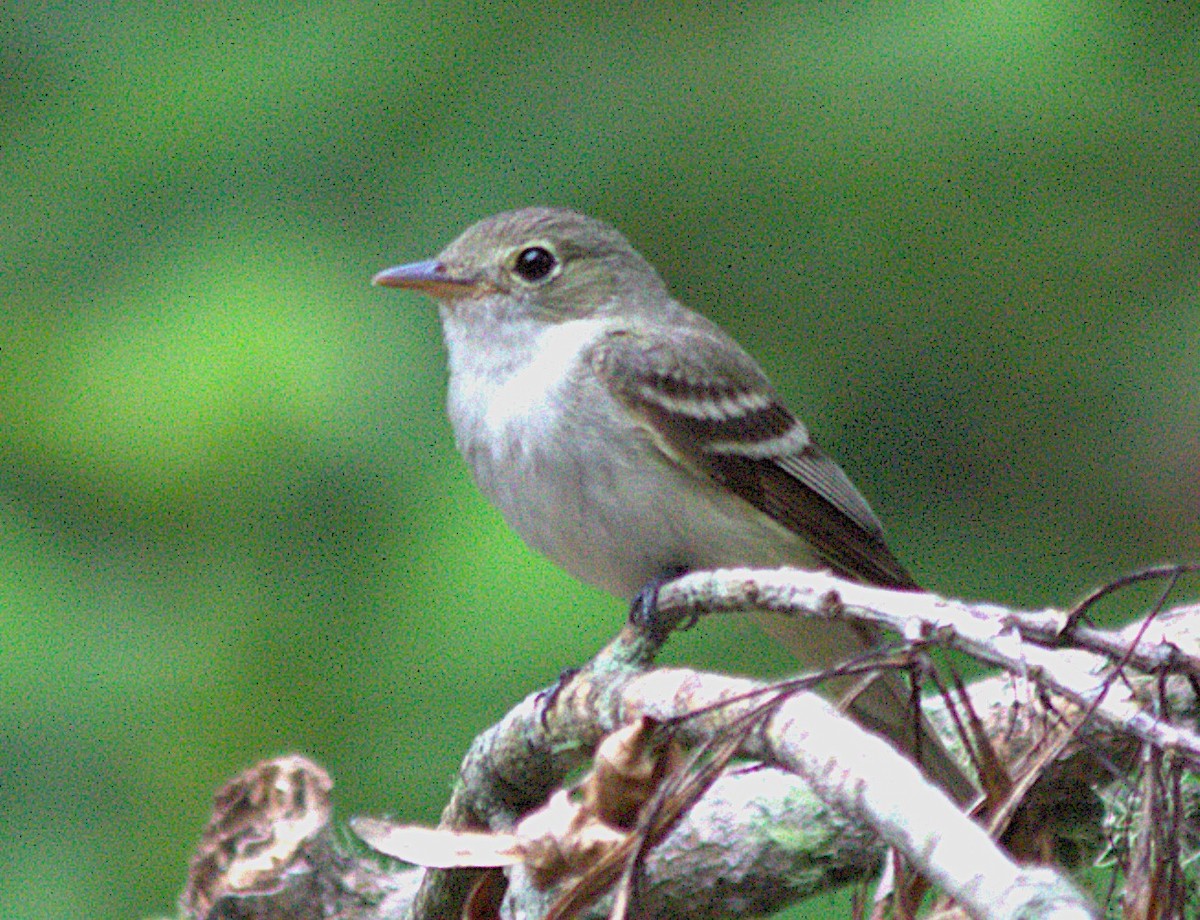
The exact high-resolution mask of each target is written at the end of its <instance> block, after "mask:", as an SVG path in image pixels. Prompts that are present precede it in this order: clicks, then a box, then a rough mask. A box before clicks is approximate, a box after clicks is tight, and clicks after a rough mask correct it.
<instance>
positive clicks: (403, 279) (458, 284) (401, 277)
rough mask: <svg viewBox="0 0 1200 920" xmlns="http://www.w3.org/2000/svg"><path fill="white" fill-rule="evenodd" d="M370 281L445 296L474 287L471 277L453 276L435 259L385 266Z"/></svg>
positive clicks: (457, 295) (459, 294)
mask: <svg viewBox="0 0 1200 920" xmlns="http://www.w3.org/2000/svg"><path fill="white" fill-rule="evenodd" d="M371 283H372V284H377V285H379V286H380V287H394V288H407V289H408V290H410V291H420V292H421V293H423V294H429V295H431V296H433V297H447V298H449V297H461V296H463V295H464V294H466V293H468V292H469V291H470V290H471V289H472V288H474V287H475V280H474V279H473V278H456V277H454V276H453V275H451V274H450V273H449V272H447V271H446V267H445V266H444V265H442V263H441V262H439V261H438V260H437V259H427V260H426V261H424V262H409V263H408V264H407V265H397V266H395V267H394V268H385V269H384V270H383V271H381V272H380V273H379V274H377V275H376V276H375V277H374V278H372V279H371Z"/></svg>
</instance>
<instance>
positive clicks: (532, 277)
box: [513, 246, 558, 283]
mask: <svg viewBox="0 0 1200 920" xmlns="http://www.w3.org/2000/svg"><path fill="white" fill-rule="evenodd" d="M556 268H558V258H557V257H556V256H555V255H554V253H552V252H551V251H550V250H549V249H547V248H546V247H545V246H526V247H525V248H524V249H522V250H521V251H520V252H519V253H517V258H516V259H515V260H514V262H513V271H514V272H516V273H517V275H518V276H520V277H521V278H523V279H524V280H526V281H529V282H531V283H532V282H538V281H545V280H546V279H547V278H549V277H550V276H551V275H552V274H554V270H555V269H556Z"/></svg>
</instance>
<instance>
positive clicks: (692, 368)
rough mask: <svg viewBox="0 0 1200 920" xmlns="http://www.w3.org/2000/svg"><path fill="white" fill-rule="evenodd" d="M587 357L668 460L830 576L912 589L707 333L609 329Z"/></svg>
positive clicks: (763, 394) (834, 468)
mask: <svg viewBox="0 0 1200 920" xmlns="http://www.w3.org/2000/svg"><path fill="white" fill-rule="evenodd" d="M590 358H591V362H592V366H593V367H594V368H595V370H596V373H597V375H598V376H599V378H600V380H601V382H602V383H603V384H604V386H606V387H607V388H608V390H609V392H610V393H611V394H612V395H613V396H614V398H616V399H617V400H618V401H619V402H620V403H621V404H623V405H624V406H625V407H626V408H627V409H628V410H629V411H630V412H631V413H632V414H633V415H634V416H635V418H637V419H638V421H639V422H640V423H641V424H642V425H643V426H644V427H645V428H646V429H647V430H648V431H649V432H650V434H651V436H652V437H653V439H654V440H655V442H656V443H657V444H658V446H659V448H660V449H661V450H662V451H663V452H664V453H665V454H666V455H667V456H668V457H669V458H671V459H672V460H673V461H675V462H677V463H680V464H681V465H683V466H685V467H688V468H690V469H692V470H693V471H695V472H698V473H700V474H702V475H706V476H709V477H711V478H712V479H714V480H716V481H717V482H720V483H721V484H723V485H724V486H725V487H726V488H728V489H730V490H731V491H732V492H734V493H735V494H737V495H738V496H740V497H741V498H743V499H745V500H746V501H747V502H749V503H750V504H751V505H753V506H754V507H756V508H758V509H759V510H760V511H762V512H763V513H765V514H767V515H769V516H770V517H771V518H773V519H774V520H776V521H777V522H779V523H780V524H782V525H783V526H785V527H787V528H788V529H789V530H792V531H793V532H795V533H797V534H799V535H800V536H802V537H803V538H804V539H805V540H806V541H807V542H808V543H809V544H810V545H811V548H812V550H813V551H814V552H815V553H816V555H817V556H818V557H819V558H820V559H821V560H822V561H823V562H824V563H825V564H826V565H828V566H829V567H830V568H831V569H833V570H834V571H835V572H837V573H839V574H841V575H845V576H848V577H850V578H854V579H857V580H860V581H864V582H867V583H870V584H876V585H881V586H887V587H916V582H914V581H913V578H912V576H911V575H909V574H908V572H907V571H906V570H905V569H904V566H903V565H901V564H900V562H899V561H898V560H897V559H896V557H895V556H893V555H892V552H891V550H890V549H888V546H887V544H886V543H885V542H884V538H883V528H882V527H881V526H880V524H879V521H878V520H877V519H876V517H875V515H874V513H872V511H871V509H870V507H869V506H868V505H867V502H866V500H865V499H864V498H863V497H862V496H861V495H860V494H859V492H858V490H857V489H855V488H854V485H853V484H852V483H851V482H850V479H849V478H848V477H847V476H846V474H845V473H843V472H842V470H841V468H840V467H839V466H838V465H837V464H836V463H834V462H833V461H832V460H831V459H830V458H829V457H827V456H826V455H825V454H824V453H823V452H822V451H821V450H820V449H819V448H818V447H816V445H814V444H813V443H812V441H811V439H810V438H809V436H808V431H807V430H806V429H805V427H804V425H803V424H802V423H801V422H800V420H799V419H797V418H796V417H795V416H794V415H793V414H792V413H791V412H790V411H789V410H788V409H787V408H786V407H785V406H784V405H783V404H782V403H781V402H780V401H779V399H778V397H777V396H776V394H775V392H774V390H773V389H772V387H771V385H770V383H769V381H768V380H767V379H766V377H765V376H764V375H763V373H762V371H761V370H759V368H758V366H757V365H756V364H755V363H754V361H753V360H752V359H751V358H750V357H749V356H748V355H746V353H745V352H744V351H742V350H741V348H740V347H739V346H737V345H736V343H734V342H733V340H732V339H729V338H728V337H727V336H725V335H724V333H722V332H720V330H718V329H717V328H716V327H715V326H711V327H710V326H708V325H707V324H705V326H703V327H701V328H700V329H695V328H690V327H689V325H688V324H686V323H683V324H681V325H680V328H677V329H674V328H673V329H669V330H663V331H659V330H657V329H654V330H648V329H645V328H643V327H629V328H622V329H617V330H613V331H612V332H610V333H609V334H607V335H606V336H605V337H604V338H603V339H602V340H601V341H600V342H598V343H597V345H596V346H595V347H594V348H593V350H592V352H591V355H590Z"/></svg>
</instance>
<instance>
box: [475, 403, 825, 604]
mask: <svg viewBox="0 0 1200 920" xmlns="http://www.w3.org/2000/svg"><path fill="white" fill-rule="evenodd" d="M592 408H593V410H594V409H595V408H596V405H595V404H593V406H592ZM555 415H556V414H555V413H552V412H545V411H542V412H540V413H537V414H536V420H535V418H525V419H522V420H520V421H519V422H518V423H517V424H515V425H513V426H512V427H511V428H508V429H507V432H506V433H505V434H504V435H503V436H501V437H492V436H488V437H484V438H480V437H473V436H472V435H471V432H469V431H465V430H464V431H460V432H459V446H460V449H461V450H462V452H463V454H464V456H465V457H466V458H467V460H468V462H469V463H470V465H471V468H472V470H473V472H474V474H475V479H476V481H477V482H478V484H479V487H480V489H481V490H482V491H483V492H484V493H485V494H486V495H487V496H488V498H489V499H491V501H492V502H493V503H494V504H495V505H496V507H497V508H498V509H499V510H500V512H501V514H502V515H503V516H504V519H505V521H507V523H508V524H509V526H511V527H512V528H513V529H514V530H515V531H516V532H517V533H519V534H520V535H521V537H522V538H523V539H524V540H525V542H526V543H528V544H529V545H530V546H531V547H533V548H534V549H536V550H538V551H539V552H541V553H543V554H545V555H546V556H547V557H549V558H550V559H551V560H553V561H554V562H555V563H557V564H558V565H560V566H561V567H562V568H563V569H565V570H566V571H567V572H569V573H571V574H572V575H574V576H575V577H576V578H578V579H580V580H581V581H584V582H587V583H588V584H591V585H594V586H596V587H598V588H601V589H603V590H605V591H608V592H610V593H612V594H615V595H617V596H619V597H622V598H625V599H627V600H628V599H632V598H633V597H634V596H635V595H636V594H637V593H638V592H639V591H641V590H642V588H644V587H646V586H647V585H648V584H650V583H651V582H654V581H657V580H661V579H662V578H665V577H669V576H671V575H673V574H676V573H678V572H680V571H691V570H698V569H712V568H721V567H729V566H740V565H755V566H778V565H796V566H801V567H815V566H816V563H815V562H814V559H813V557H812V555H811V554H810V553H808V552H807V549H806V546H805V544H804V542H803V541H802V540H800V539H799V538H798V537H796V536H795V535H794V534H791V533H790V532H788V531H786V530H784V529H783V528H782V527H780V526H779V525H777V524H775V523H774V522H773V521H770V520H769V519H768V518H767V517H766V516H765V515H763V514H761V513H760V512H759V511H757V509H755V508H753V507H752V506H750V505H749V504H747V503H746V502H744V501H743V500H742V499H740V498H737V497H736V496H734V495H732V494H730V493H728V492H725V491H724V490H722V489H719V488H717V487H716V486H715V485H713V484H712V483H710V482H708V481H707V480H704V479H701V478H699V477H698V475H697V474H695V473H693V472H691V471H689V470H685V469H682V468H680V467H678V466H677V465H676V464H675V463H674V462H673V461H672V460H670V459H669V458H667V457H666V456H665V455H664V454H663V453H662V452H661V451H659V450H658V448H657V447H655V445H654V444H653V442H652V440H651V439H650V437H649V436H648V435H647V434H645V433H644V432H643V431H642V430H640V429H639V428H637V427H636V426H634V425H633V424H632V423H631V424H629V425H628V426H626V427H625V428H623V429H622V430H620V431H619V432H618V433H616V434H613V433H612V431H611V429H612V427H613V426H612V423H611V421H609V420H608V419H609V416H607V415H606V414H605V413H603V412H602V411H601V412H599V413H596V412H594V411H592V412H589V411H588V410H587V409H582V410H581V411H580V413H579V415H576V416H573V417H572V419H573V420H572V422H571V424H570V426H564V425H562V424H554V423H552V422H550V421H548V419H551V418H553V417H555ZM601 418H602V419H605V421H604V422H603V423H602V422H601V421H600V420H599V419H601ZM565 427H569V428H570V432H569V438H570V440H569V441H567V440H566V439H567V438H568V434H567V433H566V432H565V431H564V428H565ZM514 431H524V432H528V433H530V434H529V436H526V437H517V436H513V432H514ZM495 433H496V432H494V431H493V432H492V434H495ZM498 445H503V446H498Z"/></svg>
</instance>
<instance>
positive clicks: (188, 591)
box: [0, 0, 1200, 920]
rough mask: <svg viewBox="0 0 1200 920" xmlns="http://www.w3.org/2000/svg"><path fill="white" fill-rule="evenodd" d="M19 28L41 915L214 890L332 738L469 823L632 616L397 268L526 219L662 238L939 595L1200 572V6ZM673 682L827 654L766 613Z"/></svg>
mask: <svg viewBox="0 0 1200 920" xmlns="http://www.w3.org/2000/svg"><path fill="white" fill-rule="evenodd" d="M0 9H2V10H3V12H2V13H0V16H2V20H0V21H2V22H3V30H2V36H0V42H2V44H0V209H2V215H3V219H2V220H0V310H2V321H0V629H2V633H0V853H2V854H3V867H2V868H0V916H2V917H4V918H6V920H13V918H16V920H26V918H28V920H33V918H55V920H57V918H63V917H80V918H114V920H116V918H138V917H145V916H149V915H151V914H156V913H165V912H168V911H170V910H172V909H173V905H174V899H175V897H176V895H177V893H178V891H179V889H180V888H181V886H182V883H183V879H184V873H185V869H186V863H187V859H188V856H189V854H190V852H191V848H192V846H193V845H194V843H195V841H196V839H197V837H198V835H199V832H200V829H201V826H202V824H203V822H204V820H205V818H206V816H207V813H208V807H209V801H210V796H211V794H212V792H213V791H214V790H215V788H216V787H217V786H218V785H219V784H220V783H222V782H223V781H224V780H225V779H227V778H229V777H230V776H232V775H233V774H234V773H236V772H237V771H239V770H240V769H242V768H244V767H245V766H247V765H249V764H250V763H251V762H253V761H255V760H256V759H258V758H261V757H264V756H269V755H273V754H277V753H281V752H284V751H293V750H296V751H303V752H306V753H308V754H310V755H311V756H313V757H315V758H316V759H318V760H319V761H320V762H322V763H323V764H324V765H325V766H326V767H327V768H329V770H330V771H331V772H332V774H333V776H334V779H335V781H336V784H337V786H336V789H335V795H336V801H337V807H338V809H339V814H340V815H341V816H343V817H345V816H348V815H350V814H355V813H372V814H390V815H396V816H401V817H403V818H405V819H412V820H432V819H434V818H435V817H436V815H437V812H438V809H439V807H440V805H441V803H442V801H443V800H444V797H445V794H446V792H447V790H448V788H449V786H450V783H451V781H452V778H453V775H454V770H455V766H456V764H457V762H458V758H459V755H460V754H461V752H462V750H463V749H464V747H465V746H466V744H467V743H468V741H469V739H470V738H471V737H472V736H473V734H474V733H475V732H477V731H478V730H479V729H481V728H482V727H483V726H485V725H486V724H488V723H489V722H490V721H491V720H492V719H494V718H495V717H496V716H497V715H499V714H500V713H501V712H502V711H504V710H505V709H506V708H507V707H508V706H509V705H510V704H511V703H513V702H514V701H515V700H517V699H518V698H520V697H521V696H522V695H523V694H525V693H526V692H528V691H530V690H532V689H534V688H536V687H539V686H542V685H544V684H546V683H548V682H550V681H551V680H552V679H553V678H554V676H555V675H556V674H557V673H558V671H559V670H560V669H561V668H563V667H565V666H567V665H570V664H573V663H576V662H579V661H581V660H582V659H584V658H585V657H586V656H587V655H588V654H590V652H591V651H593V650H594V649H595V648H596V647H598V646H599V644H600V643H602V642H603V641H604V640H605V639H606V638H607V637H608V636H609V635H610V634H611V632H612V631H613V630H614V629H615V627H616V626H617V624H618V623H619V622H620V618H621V616H622V614H623V610H622V606H621V604H620V603H619V602H617V601H615V600H613V599H610V598H607V597H604V596H601V595H599V594H596V593H594V592H590V591H588V590H585V589H583V588H580V587H578V586H577V585H575V584H573V583H572V582H571V580H570V579H569V578H567V577H566V576H565V575H562V574H559V573H558V572H556V571H554V570H553V569H551V568H550V567H549V566H548V565H547V564H546V563H544V562H542V561H541V560H539V559H536V558H533V557H532V556H531V555H530V554H528V553H527V552H526V551H525V550H524V549H523V548H522V547H521V545H520V544H519V543H518V542H517V540H516V539H515V538H514V537H513V536H511V535H510V534H509V533H507V532H506V530H505V529H504V527H503V526H502V524H501V523H500V522H499V521H498V519H497V516H496V515H495V514H494V513H493V512H492V511H491V510H490V509H489V508H488V507H487V506H486V505H485V504H484V503H483V502H482V500H481V499H480V498H479V497H478V496H477V495H476V493H475V491H474V489H473V486H472V485H471V483H470V481H469V479H468V477H467V474H466V471H465V469H464V466H463V464H462V463H461V462H460V461H459V459H458V457H457V456H456V454H455V453H454V450H453V446H452V443H451V439H450V435H449V431H448V428H447V425H446V423H445V421H444V418H443V413H442V405H441V404H442V386H443V379H444V370H443V356H442V352H441V345H440V340H439V331H438V328H437V320H436V316H435V313H434V309H433V307H432V305H431V304H429V303H427V302H424V301H422V300H420V299H418V298H416V297H414V296H410V295H406V294H398V293H395V292H384V291H380V290H375V289H372V288H370V287H369V285H368V280H369V278H370V277H371V275H372V273H374V272H375V271H376V270H378V269H380V268H383V267H385V266H387V265H390V264H394V263H395V262H397V261H402V260H411V259H417V258H424V257H428V256H431V255H433V254H435V253H436V252H437V251H438V250H439V249H440V248H441V247H442V246H443V245H444V244H445V243H446V242H448V241H449V240H450V239H451V238H452V237H453V236H455V235H456V234H457V233H458V232H459V231H460V230H461V229H462V228H464V227H465V226H466V225H467V224H469V223H471V222H473V221H474V220H476V219H478V218H480V217H482V216H484V215H486V214H489V213H491V212H494V211H497V210H501V209H504V208H510V207H516V206H521V205H526V204H532V203H546V204H557V205H566V206H572V207H576V208H579V209H581V210H585V211H587V212H590V213H593V214H595V215H597V216H601V217H604V218H606V219H608V220H609V221H611V222H613V223H615V224H616V225H618V226H619V227H621V228H622V229H623V230H624V231H625V232H626V233H627V235H628V236H629V237H630V238H631V239H632V240H633V241H634V243H635V244H636V245H637V246H638V247H639V248H640V249H641V250H642V251H643V252H644V253H645V254H646V255H647V256H648V257H649V259H650V260H651V261H652V262H653V263H654V264H656V265H657V266H658V267H659V268H660V269H661V271H662V272H663V274H664V275H665V276H666V277H667V279H668V281H669V283H670V284H671V285H672V287H673V288H674V290H675V291H676V292H677V293H678V294H679V295H680V296H681V297H682V298H683V299H685V300H686V302H688V303H689V304H690V305H692V306H695V307H697V308H699V309H701V310H703V311H704V312H706V313H708V314H709V315H710V316H712V317H714V318H716V319H717V320H719V321H720V322H721V323H723V324H724V325H725V326H726V328H728V329H729V330H730V331H731V332H732V333H734V335H735V336H737V337H738V338H739V339H740V340H741V341H742V342H743V343H744V344H745V345H746V346H747V347H748V348H749V349H750V350H751V351H752V352H753V353H754V354H755V355H756V356H758V357H759V358H760V360H761V361H762V363H763V364H764V366H765V367H766V368H767V370H768V372H769V373H770V374H771V375H772V376H773V377H774V378H775V380H776V381H777V383H778V384H779V387H780V389H781V390H782V391H783V392H784V393H785V394H786V395H787V397H788V399H789V401H790V402H791V403H792V404H793V405H794V406H795V407H796V408H797V409H798V410H799V411H800V413H801V414H802V416H803V417H804V418H805V419H806V420H807V421H808V422H809V424H810V427H811V428H812V429H813V430H814V431H815V433H816V435H817V438H818V439H819V441H820V442H821V443H822V444H823V445H824V446H825V447H826V448H827V449H828V450H829V451H830V452H831V453H833V454H834V456H836V457H838V458H839V459H840V460H841V461H842V463H843V465H844V466H845V467H846V468H847V470H848V471H849V472H850V474H851V476H852V477H853V478H854V479H855V481H856V482H857V483H858V484H859V486H860V487H861V488H862V489H863V491H864V492H865V493H866V494H867V495H868V496H869V497H870V498H871V500H872V502H873V503H874V505H875V507H876V510H877V511H878V512H879V513H880V516H881V517H882V518H883V519H884V520H885V521H886V522H887V524H888V526H889V530H890V534H891V537H892V541H893V543H894V544H895V547H896V550H897V552H898V554H899V555H900V556H901V557H902V558H903V559H905V560H906V561H907V562H908V563H910V565H911V567H912V568H913V570H914V571H915V572H916V574H917V575H918V577H920V578H921V579H922V580H923V581H924V582H925V583H926V584H928V585H930V586H931V587H933V588H934V589H936V590H938V591H941V592H945V593H951V594H956V595H964V596H969V597H986V598H991V599H994V600H997V601H1001V602H1011V603H1018V604H1025V605H1044V604H1050V603H1065V602H1069V601H1070V600H1072V599H1073V598H1075V597H1077V596H1079V594H1080V593H1081V592H1082V591H1083V590H1084V589H1086V588H1088V587H1089V586H1092V585H1094V584H1096V583H1098V582H1100V581H1102V580H1104V579H1107V578H1110V577H1112V576H1114V575H1117V574H1118V573H1121V572H1124V571H1126V570H1128V569H1130V568H1131V567H1134V566H1138V565H1141V564H1145V563H1148V562H1155V561H1161V560H1172V559H1182V558H1191V557H1195V556H1196V555H1197V554H1198V551H1200V525H1198V523H1197V511H1198V510H1200V466H1198V460H1200V392H1198V386H1197V380H1198V372H1200V348H1198V341H1200V339H1198V337H1200V250H1198V243H1200V21H1198V20H1197V18H1196V14H1195V12H1194V10H1195V9H1196V5H1195V4H1192V3H1141V4H1139V3H1128V2H1126V3H1101V2H1096V0H1053V2H1045V0H1041V2H1033V0H1030V2H1000V0H996V2H979V3H932V2H909V3H887V2H879V3H864V2H858V3H852V2H837V3H791V4H788V3H776V4H769V3H759V4H732V5H729V6H728V8H726V9H724V10H722V11H714V10H706V9H704V8H703V6H698V5H691V4H688V5H683V4H678V5H677V4H660V5H653V6H652V5H648V4H643V5H637V6H635V5H630V6H629V8H627V9H622V10H618V9H614V8H611V7H610V8H607V9H603V10H601V9H599V8H598V7H593V6H592V5H590V4H581V5H578V6H561V5H544V4H543V5H532V4H531V5H528V7H527V8H521V7H520V6H518V5H516V4H504V5H490V6H486V7H485V6H476V5H473V4H468V3H452V2H445V3H435V4H423V3H413V4H406V5H399V4H398V5H394V6H393V5H388V4H383V3H366V2H360V3H344V4H298V5H292V6H280V5H278V4H266V3H248V2H245V0H242V2H239V3H237V4H227V3H221V2H203V3H179V4H169V5H168V4H132V3H108V4H98V3H97V4H82V3H81V4H32V3H30V4H22V3H17V4H7V5H5V6H3V7H2V8H0ZM1130 612H1131V613H1132V611H1130ZM672 656H673V658H674V659H675V660H687V661H691V662H697V663H701V664H704V665H705V666H714V667H724V668H736V669H740V670H746V671H751V672H756V673H769V672H771V671H775V670H779V669H781V668H784V667H786V662H784V661H782V660H781V659H779V658H778V657H777V656H776V655H775V653H774V652H773V651H772V650H771V649H770V648H768V647H767V645H766V643H765V641H764V640H761V639H759V638H758V637H757V635H756V634H755V633H753V631H751V630H749V629H744V628H743V627H741V626H740V625H738V624H737V623H735V622H732V621H729V620H722V621H721V622H713V623H711V624H706V625H705V626H704V627H703V629H701V630H696V631H693V633H691V634H689V635H688V636H686V637H684V638H683V639H682V641H681V642H680V643H678V645H677V646H676V647H675V648H674V649H673V650H672Z"/></svg>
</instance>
